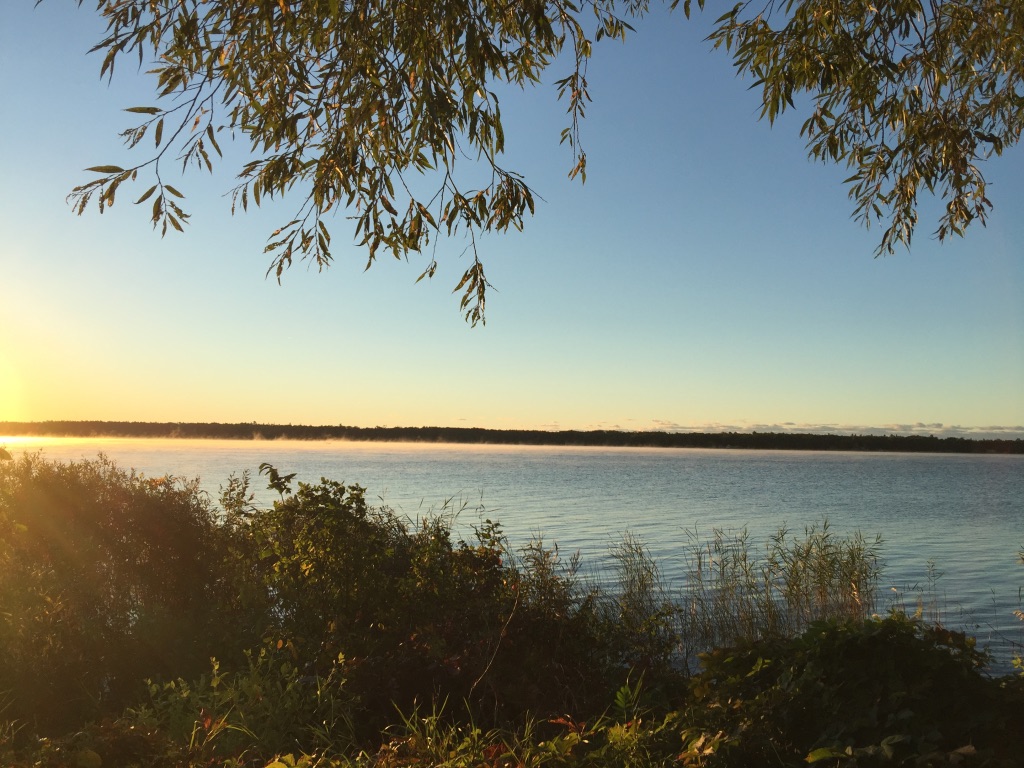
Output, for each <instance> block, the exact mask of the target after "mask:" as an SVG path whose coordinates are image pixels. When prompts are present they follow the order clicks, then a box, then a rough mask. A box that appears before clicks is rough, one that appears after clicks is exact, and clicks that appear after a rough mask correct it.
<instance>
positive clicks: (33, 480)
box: [0, 455, 227, 731]
mask: <svg viewBox="0 0 1024 768" xmlns="http://www.w3.org/2000/svg"><path fill="white" fill-rule="evenodd" d="M223 532H224V531H223V529H222V528H221V527H220V526H218V524H217V521H216V516H215V510H214V508H213V506H212V505H211V504H210V503H209V502H208V500H207V499H206V497H205V496H204V495H203V494H202V493H201V492H200V491H199V490H198V486H197V484H196V483H186V482H182V481H179V480H176V479H174V478H158V479H151V478H145V477H143V476H141V475H138V474H136V473H134V472H129V471H125V470H121V469H118V468H117V467H115V466H114V464H113V463H112V462H110V461H108V460H106V459H104V458H102V457H101V458H100V459H98V460H96V461H82V462H71V463H67V464H64V463H56V462H49V461H45V460H43V459H41V458H40V457H39V456H38V455H36V456H33V455H26V456H24V457H22V458H21V459H19V460H17V461H5V462H2V463H0V656H2V658H3V663H2V664H0V691H4V690H7V691H9V692H10V697H11V701H10V702H9V709H8V711H7V716H8V717H11V718H13V719H16V720H20V721H22V722H23V723H27V724H29V725H30V726H32V727H35V728H38V729H40V730H42V731H60V730H62V729H69V728H72V727H74V726H76V725H78V724H81V723H83V722H85V721H87V720H89V719H91V718H93V717H96V716H99V715H100V714H102V713H114V712H118V711H120V709H121V708H123V707H124V706H125V705H126V704H128V703H130V702H131V701H132V700H133V698H134V697H135V696H136V695H137V694H139V693H141V692H142V690H143V688H142V680H143V679H144V678H146V677H149V676H159V675H186V676H191V675H193V674H198V672H199V671H200V670H201V669H202V668H203V667H204V666H205V664H206V663H207V660H208V658H209V656H210V655H211V653H214V652H217V651H218V650H220V648H219V647H218V646H219V645H220V644H221V641H222V640H223V639H224V637H225V633H224V632H223V631H222V630H223V629H225V627H224V625H223V622H222V621H221V614H222V611H221V607H222V597H223V596H224V594H225V592H226V590H225V589H224V586H225V584H226V583H227V579H226V577H225V571H224V566H225V561H224V553H225V551H226V550H225V542H224V539H223V536H222V533H223Z"/></svg>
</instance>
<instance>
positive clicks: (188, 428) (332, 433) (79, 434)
mask: <svg viewBox="0 0 1024 768" xmlns="http://www.w3.org/2000/svg"><path fill="white" fill-rule="evenodd" d="M0 435H4V436H9V437H68V438H161V439H176V438H180V439H217V440H225V439H228V440H249V441H252V440H307V441H326V440H346V441H351V442H389V443H399V442H401V443H452V444H461V445H543V446H595V447H606V448H721V449H743V450H784V451H854V452H862V453H966V454H1024V439H1020V438H1018V439H1015V440H1008V439H998V438H966V437H936V436H934V435H898V434H886V435H872V434H867V435H864V434H836V433H808V432H801V433H798V432H792V433H790V432H658V431H647V432H626V431H619V430H589V431H581V430H561V431H545V430H529V429H485V428H478V427H433V426H432V427H351V426H345V425H332V426H309V425H301V424H260V423H256V422H245V423H226V424H223V423H218V422H141V421H26V422H16V421H0Z"/></svg>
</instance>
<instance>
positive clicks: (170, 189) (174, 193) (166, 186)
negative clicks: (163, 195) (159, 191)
mask: <svg viewBox="0 0 1024 768" xmlns="http://www.w3.org/2000/svg"><path fill="white" fill-rule="evenodd" d="M164 188H165V189H166V190H167V191H168V192H170V193H171V194H172V195H174V196H175V197H180V198H182V199H184V198H185V196H184V195H183V194H181V192H179V191H178V190H176V189H175V188H174V187H172V186H171V185H170V184H164Z"/></svg>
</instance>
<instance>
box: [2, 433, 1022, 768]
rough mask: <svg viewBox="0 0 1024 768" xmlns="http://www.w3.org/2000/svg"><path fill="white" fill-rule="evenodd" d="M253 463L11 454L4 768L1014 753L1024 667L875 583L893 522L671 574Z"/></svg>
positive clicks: (475, 766) (995, 757)
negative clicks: (595, 571) (150, 470)
mask: <svg viewBox="0 0 1024 768" xmlns="http://www.w3.org/2000/svg"><path fill="white" fill-rule="evenodd" d="M260 474H261V477H260V478H253V477H250V476H248V475H242V476H238V477H233V478H230V479H229V480H228V481H227V482H226V484H225V485H224V486H223V490H222V493H221V497H220V499H219V501H218V502H214V501H213V500H211V499H210V497H209V495H208V494H206V493H204V492H202V491H201V490H200V489H199V485H198V481H191V482H188V481H183V480H179V479H174V478H166V477H161V478H150V477H145V476H142V475H140V474H137V473H135V472H133V471H129V470H125V469H122V468H119V467H118V466H116V465H115V464H114V463H113V462H111V461H110V460H107V459H104V458H100V459H97V460H85V461H77V462H71V463H60V462H55V461H50V460H48V459H46V458H44V457H43V456H42V455H41V454H32V453H27V454H25V455H22V456H21V457H20V458H17V459H4V460H2V461H0V764H3V765H5V766H13V767H14V768H29V766H31V767H32V768H58V767H60V768H64V767H65V766H73V767H75V768H105V767H107V768H129V766H140V767H141V766H154V767H155V768H199V766H204V767H207V768H209V767H211V766H212V767H215V768H217V767H222V768H241V767H242V766H251V767H253V768H285V767H287V766H292V767H294V766H304V767H306V768H313V767H314V766H317V767H319V766H322V767H325V768H326V767H328V766H330V767H332V768H413V766H419V767H421V768H426V767H432V766H438V767H440V766H445V768H449V767H450V768H462V767H464V768H541V767H542V766H545V767H547V766H550V767H551V768H562V767H564V768H605V767H606V766H607V768H641V767H642V768H648V767H649V766H655V767H664V768H669V767H670V766H672V767H674V766H679V767H681V768H683V767H687V766H706V767H707V768H717V767H719V766H723V767H730V768H731V767H732V766H737V767H739V766H744V767H746V766H797V765H806V764H808V763H814V764H821V765H826V766H883V765H884V766H890V765H896V766H909V765H915V766H921V765H930V766H934V765H965V766H1020V765H1021V764H1022V762H1021V761H1022V758H1021V755H1024V675H1022V674H1021V673H1020V670H1019V669H1018V671H1017V672H1015V673H1014V674H1010V675H1006V676H1003V677H998V678H997V677H991V676H988V675H986V674H985V671H984V670H985V665H986V655H985V654H984V653H983V652H981V651H979V650H978V649H977V647H976V646H975V643H974V641H973V639H971V638H970V637H967V636H965V635H964V634H961V633H959V632H954V631H950V630H948V629H946V628H944V627H942V626H940V625H936V624H934V623H928V622H926V621H924V620H923V619H922V618H921V616H920V615H915V614H914V611H913V607H910V611H909V614H910V615H908V613H907V612H906V611H897V610H892V609H888V610H887V607H886V606H883V605H880V602H879V595H878V583H879V568H880V565H879V564H880V558H879V547H880V543H879V542H878V541H876V540H872V539H869V538H865V537H863V536H861V535H859V534H854V535H850V536H837V535H835V534H834V533H833V532H832V531H831V530H830V529H829V528H828V526H827V525H825V524H819V525H815V526H811V527H809V528H807V529H806V530H805V531H804V533H803V535H793V534H790V533H787V532H785V531H781V532H779V534H778V535H776V536H774V537H772V538H770V540H769V541H767V542H766V543H765V544H764V546H763V547H760V546H758V547H755V546H753V545H752V544H751V543H750V542H749V540H748V539H747V538H746V537H745V536H742V535H740V536H737V537H730V536H728V535H725V534H722V533H720V532H716V533H715V535H714V536H713V537H712V538H710V539H707V540H705V541H704V542H703V543H701V544H699V545H697V544H695V545H694V546H693V547H692V548H691V549H690V551H688V552H686V553H681V555H682V556H683V557H684V558H685V559H686V562H687V564H688V566H687V574H686V578H685V581H684V584H683V586H682V587H681V588H680V589H679V590H677V591H673V592H669V591H668V589H667V588H666V587H665V586H664V585H663V583H662V581H661V578H660V575H659V569H658V564H657V563H656V562H654V561H653V560H652V558H651V557H650V555H649V554H648V551H647V548H646V547H645V546H644V544H643V542H642V541H639V540H638V539H636V538H634V537H631V536H626V537H624V538H623V539H622V540H621V541H620V542H619V543H618V544H617V545H615V546H614V548H613V552H612V554H613V555H614V557H613V562H614V566H613V568H614V571H615V572H614V574H607V575H609V576H613V578H610V579H607V580H606V579H602V580H601V583H602V584H604V583H606V582H607V583H610V584H611V586H605V587H600V586H597V585H596V584H595V583H594V582H593V581H592V580H591V579H588V578H585V577H584V576H583V574H584V573H586V571H585V570H583V569H582V567H581V566H582V564H581V563H580V561H579V558H578V557H570V556H566V555H565V554H564V553H562V552H560V551H559V549H558V548H557V546H553V545H548V544H545V543H543V542H540V541H534V542H531V543H529V544H527V545H525V546H523V547H521V548H518V549H515V548H513V547H512V546H511V545H510V543H509V541H508V539H507V538H506V537H505V535H504V534H503V532H502V528H501V525H500V524H499V523H498V522H495V521H492V520H483V521H481V522H480V523H479V524H478V525H477V526H476V527H475V528H474V529H473V531H472V535H469V536H467V537H466V538H465V539H463V538H461V537H458V536H456V534H455V533H454V532H453V528H452V525H451V523H452V519H453V514H454V512H455V510H442V511H441V512H440V513H439V514H436V515H431V516H427V517H423V518H420V519H409V518H406V517H404V516H400V515H399V514H397V513H395V512H394V511H392V510H391V509H389V508H387V507H375V506H373V505H371V504H370V503H369V502H368V500H367V499H366V496H365V493H364V490H363V489H362V488H361V487H359V486H358V485H343V484H341V483H336V482H333V481H331V480H327V479H322V480H321V481H320V482H318V483H316V484H303V483H299V484H297V485H296V484H295V483H294V482H293V477H292V476H291V475H289V474H285V473H284V472H283V470H279V469H278V468H275V467H273V466H270V465H263V466H262V467H261V469H260ZM257 480H258V481H259V482H261V483H262V482H266V483H267V484H268V486H269V488H270V489H271V490H272V491H273V492H275V493H276V494H277V496H278V499H277V501H276V502H275V503H274V504H273V505H272V506H270V507H258V506H256V505H255V503H254V501H253V496H252V493H251V488H252V487H253V484H254V483H255V482H257ZM1018 666H1019V663H1018Z"/></svg>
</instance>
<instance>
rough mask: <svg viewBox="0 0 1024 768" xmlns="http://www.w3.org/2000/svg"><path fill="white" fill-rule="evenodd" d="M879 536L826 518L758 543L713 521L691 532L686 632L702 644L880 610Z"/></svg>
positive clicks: (683, 593) (682, 598)
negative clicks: (845, 531) (706, 531)
mask: <svg viewBox="0 0 1024 768" xmlns="http://www.w3.org/2000/svg"><path fill="white" fill-rule="evenodd" d="M881 546H882V540H881V538H880V537H875V538H874V539H872V540H868V539H866V538H865V537H864V536H863V535H862V534H861V533H860V532H856V533H854V534H852V535H851V536H838V535H836V533H835V532H834V531H833V530H832V528H831V526H830V524H829V522H828V520H827V519H826V520H823V521H822V522H821V523H820V524H814V525H811V526H809V527H807V528H805V529H804V532H803V536H797V535H794V534H793V532H792V531H791V530H789V529H788V528H785V527H783V528H780V529H779V530H778V531H777V532H776V533H775V534H773V535H772V536H770V537H769V539H768V541H767V542H765V544H764V545H763V549H762V550H760V551H759V550H758V548H757V547H756V546H755V544H754V543H753V542H752V540H751V537H750V533H749V531H747V530H746V529H743V530H741V531H739V532H736V533H729V532H726V531H723V530H722V529H719V528H715V529H714V530H713V532H712V535H711V538H710V539H707V540H703V539H701V538H700V536H699V535H698V533H697V532H696V531H694V532H692V533H690V545H689V547H688V548H687V550H686V552H685V554H684V558H685V579H684V583H683V585H682V588H681V589H680V591H679V594H678V596H677V597H676V601H677V602H678V604H679V621H680V634H681V636H682V637H683V639H684V642H685V643H686V645H687V647H688V648H689V649H691V655H692V650H696V651H697V652H704V651H708V650H710V649H712V648H717V647H722V646H731V645H736V644H738V643H741V642H746V641H751V640H757V639H764V638H770V637H785V636H793V635H797V634H800V633H801V632H803V631H804V630H805V629H806V628H807V627H808V626H810V624H812V623H813V622H817V621H821V620H824V619H853V620H856V619H862V618H864V617H866V616H868V615H870V614H872V613H874V611H875V607H876V603H877V597H878V578H879V572H880V565H879V553H880V550H881Z"/></svg>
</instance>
